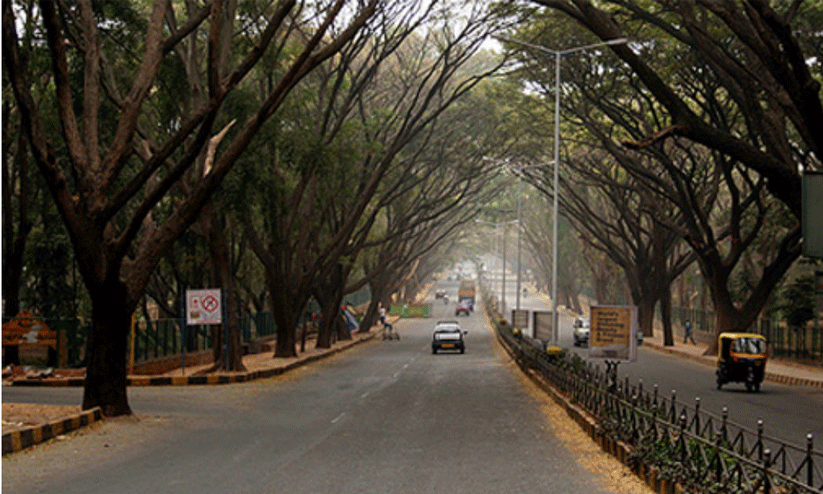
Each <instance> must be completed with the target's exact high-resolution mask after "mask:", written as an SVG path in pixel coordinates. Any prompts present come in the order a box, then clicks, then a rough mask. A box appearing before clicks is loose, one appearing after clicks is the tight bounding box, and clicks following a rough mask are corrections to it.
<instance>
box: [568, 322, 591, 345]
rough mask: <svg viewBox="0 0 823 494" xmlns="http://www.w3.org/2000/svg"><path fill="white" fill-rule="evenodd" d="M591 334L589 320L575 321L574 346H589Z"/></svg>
mask: <svg viewBox="0 0 823 494" xmlns="http://www.w3.org/2000/svg"><path fill="white" fill-rule="evenodd" d="M590 332H591V322H590V321H589V320H588V319H585V318H582V317H578V318H577V319H576V320H575V321H574V332H573V333H572V335H573V336H574V346H580V345H581V344H583V343H585V344H586V345H588V344H589V333H590Z"/></svg>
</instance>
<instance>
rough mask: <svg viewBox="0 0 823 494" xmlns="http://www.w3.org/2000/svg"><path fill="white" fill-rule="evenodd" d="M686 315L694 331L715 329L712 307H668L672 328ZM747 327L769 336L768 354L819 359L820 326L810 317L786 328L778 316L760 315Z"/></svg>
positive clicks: (822, 340) (822, 354)
mask: <svg viewBox="0 0 823 494" xmlns="http://www.w3.org/2000/svg"><path fill="white" fill-rule="evenodd" d="M658 312H659V309H658ZM658 315H659V314H658ZM686 319H690V320H691V321H692V324H693V325H694V329H695V331H703V332H706V333H709V334H714V332H715V313H714V311H709V310H700V309H690V308H688V307H672V324H673V325H674V326H675V327H676V328H681V329H682V328H683V323H684V322H685V321H686ZM749 331H751V332H753V333H758V334H762V335H763V336H765V337H766V339H767V340H769V348H770V352H771V353H772V355H775V356H782V357H790V358H794V359H799V360H814V361H823V327H821V326H820V325H815V324H814V321H810V322H809V323H808V324H806V325H805V326H803V327H801V328H789V327H788V325H787V324H786V322H785V321H782V320H780V318H775V317H772V318H769V317H761V318H759V319H758V320H757V322H756V323H755V324H754V325H753V326H752V327H751V328H749Z"/></svg>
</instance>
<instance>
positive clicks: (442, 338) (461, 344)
mask: <svg viewBox="0 0 823 494" xmlns="http://www.w3.org/2000/svg"><path fill="white" fill-rule="evenodd" d="M466 334H468V331H463V328H462V327H460V323H459V322H457V321H438V322H437V324H435V325H434V333H433V334H432V353H433V354H436V353H437V352H438V350H457V351H459V352H460V353H463V352H465V351H466V341H465V339H464V338H463V336H465V335H466Z"/></svg>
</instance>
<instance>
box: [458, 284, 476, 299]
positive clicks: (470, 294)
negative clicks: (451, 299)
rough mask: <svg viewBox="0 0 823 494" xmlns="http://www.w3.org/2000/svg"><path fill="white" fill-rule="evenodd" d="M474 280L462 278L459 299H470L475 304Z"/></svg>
mask: <svg viewBox="0 0 823 494" xmlns="http://www.w3.org/2000/svg"><path fill="white" fill-rule="evenodd" d="M474 297H475V293H474V280H461V281H460V290H459V291H458V292H457V300H461V301H462V300H466V299H469V300H471V301H472V304H474Z"/></svg>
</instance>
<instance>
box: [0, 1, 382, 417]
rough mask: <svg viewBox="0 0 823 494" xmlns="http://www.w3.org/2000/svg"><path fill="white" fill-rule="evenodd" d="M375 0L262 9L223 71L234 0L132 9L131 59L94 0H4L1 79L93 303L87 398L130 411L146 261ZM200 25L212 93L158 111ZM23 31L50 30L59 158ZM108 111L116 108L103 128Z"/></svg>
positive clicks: (155, 258) (88, 403)
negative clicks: (217, 146) (38, 101)
mask: <svg viewBox="0 0 823 494" xmlns="http://www.w3.org/2000/svg"><path fill="white" fill-rule="evenodd" d="M377 3H378V2H377V0H374V1H371V2H368V3H366V4H363V5H362V6H361V7H360V8H358V9H357V10H356V11H351V10H350V11H347V13H346V16H345V18H346V19H347V23H346V24H347V25H348V27H346V28H345V29H343V30H341V31H340V32H339V33H338V35H336V36H330V34H331V26H334V25H335V23H340V22H341V21H340V19H342V18H343V17H344V16H342V15H340V13H341V11H342V9H343V7H344V6H346V2H344V1H342V0H341V1H330V2H321V3H320V4H319V5H316V6H317V8H318V12H322V14H318V15H317V16H313V15H312V13H311V12H308V11H305V10H301V9H300V8H298V7H297V5H296V2H294V1H284V2H280V3H278V4H277V5H276V6H275V8H273V9H272V10H270V11H267V12H263V14H264V16H262V17H261V19H262V18H265V19H266V20H265V22H263V23H262V24H260V25H259V26H258V28H259V29H256V30H251V29H250V30H245V31H244V32H243V33H244V34H245V35H248V36H252V35H253V36H255V39H253V40H250V43H253V44H254V46H253V47H252V48H251V49H249V50H248V52H247V53H246V54H244V56H243V58H242V59H239V60H238V61H237V63H236V64H235V65H234V68H233V70H231V71H230V72H228V73H227V74H226V75H225V77H220V69H219V67H220V63H219V62H220V55H219V53H217V52H216V48H217V46H218V43H216V40H217V39H219V38H220V36H221V35H222V33H221V29H222V28H224V27H225V24H224V23H222V22H220V18H221V16H222V15H223V14H224V12H226V10H225V9H226V8H227V4H226V2H223V1H220V0H215V1H213V2H208V3H207V4H205V5H204V6H203V7H202V8H200V9H199V10H196V11H194V12H189V13H188V14H189V17H188V18H187V19H186V20H185V22H183V23H182V24H180V25H179V27H176V26H170V25H168V24H167V20H168V15H169V13H170V12H169V9H171V5H170V4H169V3H168V2H162V1H158V2H155V3H154V4H152V5H151V8H150V10H149V13H148V16H147V17H145V18H143V17H140V16H139V14H138V13H137V12H129V14H131V15H134V16H136V17H137V20H138V21H139V24H142V25H144V26H145V35H144V37H142V38H141V39H139V43H138V45H139V46H128V48H134V49H135V52H136V51H138V50H142V55H141V56H140V58H139V59H128V58H126V56H125V55H126V54H127V53H130V51H129V50H128V49H124V48H127V47H124V46H122V44H120V43H118V41H117V40H115V39H114V38H113V36H114V35H115V34H116V35H119V34H121V33H119V32H117V30H114V31H113V32H110V31H109V29H108V28H109V27H110V26H111V25H121V24H122V23H123V19H120V18H111V17H108V16H107V14H106V12H104V11H98V10H96V9H95V4H94V3H93V2H91V1H89V0H82V1H80V2H78V3H77V7H76V9H73V10H67V11H60V10H59V5H58V4H57V3H56V2H52V1H48V0H43V1H41V3H40V8H39V10H37V11H36V12H35V11H29V12H27V13H25V12H24V11H21V10H18V9H16V8H15V7H16V6H15V5H14V4H13V2H5V3H4V4H3V63H4V67H5V69H6V76H7V77H8V78H9V80H10V84H11V87H12V89H13V91H14V97H15V100H16V102H17V106H18V108H19V110H20V112H21V121H22V127H23V128H24V129H25V131H26V135H27V139H28V141H29V145H30V147H31V149H32V154H33V156H34V161H35V163H36V164H37V167H38V169H39V170H40V173H41V174H42V175H43V177H44V179H45V181H46V183H47V185H48V188H49V191H50V193H51V196H52V198H53V200H54V202H55V204H56V206H57V209H58V210H59V211H60V214H61V217H62V219H63V222H64V223H65V225H66V228H67V229H68V231H69V236H70V238H71V242H72V245H73V247H74V250H75V252H76V254H77V261H78V270H79V272H80V274H81V276H82V279H83V282H84V284H85V286H86V288H87V289H88V292H89V296H90V298H91V301H92V330H91V335H90V337H89V343H88V365H87V367H86V383H85V389H84V396H83V408H84V409H88V408H92V407H95V406H100V407H101V409H102V411H103V414H104V415H107V416H112V415H121V414H128V413H130V412H131V409H130V407H129V405H128V399H127V396H126V362H125V355H126V344H127V335H128V328H129V317H130V315H131V313H132V312H133V311H134V309H135V308H136V307H137V305H138V303H139V301H140V299H141V297H142V295H143V291H144V289H145V287H146V284H147V282H148V279H149V277H150V275H151V272H152V271H153V269H154V268H155V267H156V266H157V263H158V262H159V260H160V259H161V258H162V256H163V255H164V254H165V253H167V252H168V251H169V249H170V248H171V247H172V245H173V244H174V242H175V241H176V239H177V238H179V236H180V235H181V234H182V233H183V232H184V231H185V230H186V228H187V227H188V226H189V225H191V224H192V223H193V222H194V221H195V220H196V219H197V217H198V215H199V213H200V211H201V209H202V207H203V206H204V204H206V202H207V201H208V200H209V198H210V197H211V196H212V194H214V192H215V190H216V189H217V187H218V185H219V184H220V182H221V181H222V180H223V178H224V177H225V176H226V174H227V173H228V172H229V171H230V170H231V168H232V167H233V165H234V164H235V163H236V161H237V159H238V157H239V156H240V155H241V154H242V153H243V151H244V150H245V149H246V148H247V146H248V144H249V142H250V141H251V140H252V138H253V137H254V136H255V135H256V134H257V133H258V131H259V130H260V128H261V126H262V125H263V124H264V123H265V122H266V121H267V120H268V119H269V118H270V117H271V116H272V115H273V114H274V112H275V111H276V110H277V109H278V108H279V107H280V105H281V104H282V102H283V100H284V99H285V97H286V96H287V95H288V94H289V92H290V91H291V90H292V89H293V88H294V86H295V85H296V84H297V82H299V80H300V79H302V78H303V77H305V76H306V74H308V73H309V72H310V71H311V70H312V69H314V68H315V67H317V66H318V65H319V64H321V63H322V62H323V61H325V60H327V59H328V58H329V57H331V56H332V55H334V54H335V53H337V52H338V51H339V50H340V49H341V48H342V47H343V46H344V45H345V44H346V43H347V42H348V41H349V40H350V39H351V38H352V37H353V36H354V35H355V34H356V33H357V32H358V31H359V30H360V29H361V28H362V27H363V26H364V25H366V23H367V21H368V19H369V18H370V17H371V15H372V14H373V12H374V10H375V8H376V7H377ZM120 14H121V15H122V12H120ZM26 15H28V16H29V17H26ZM338 17H339V18H340V19H339V18H338ZM301 22H304V23H306V29H307V32H308V33H309V36H308V37H301V38H300V39H299V40H295V36H294V35H295V34H297V33H296V31H297V29H296V27H298V26H299V24H300V23H301ZM206 23H208V25H209V29H208V33H207V34H208V37H209V39H210V40H211V41H213V43H211V44H210V45H209V46H210V47H211V48H213V49H214V50H210V51H208V53H207V56H208V60H209V61H208V63H207V64H206V67H207V69H206V71H205V75H206V76H207V79H208V84H207V85H206V87H207V90H208V99H207V103H206V104H204V105H203V106H202V107H200V108H197V109H194V111H192V112H191V113H190V114H189V115H187V116H181V113H180V112H175V113H173V114H171V115H166V117H167V118H165V119H160V118H159V116H158V114H155V113H154V111H153V110H155V109H156V108H157V106H155V105H156V103H157V100H158V99H160V98H163V97H165V96H168V95H167V94H166V93H164V91H163V89H162V88H163V85H164V82H166V81H165V80H164V79H163V77H165V76H170V75H171V74H168V73H166V72H165V69H169V68H172V67H173V66H174V65H175V63H176V60H175V57H174V56H173V55H172V53H173V50H174V48H175V46H177V45H178V44H179V43H181V42H183V40H185V39H186V38H187V37H188V36H196V35H200V29H201V28H202V27H203V26H204V24H206ZM133 25H134V26H135V27H136V25H137V23H135V24H133ZM309 26H312V27H311V28H309ZM26 29H38V30H39V29H42V31H43V32H44V33H45V34H46V36H47V37H46V39H45V40H44V41H45V42H46V43H47V46H48V47H49V50H50V54H51V60H52V70H51V76H52V78H53V79H52V81H53V86H54V90H55V94H56V102H57V107H56V110H57V114H58V115H59V122H60V125H61V128H62V141H63V143H64V144H65V146H66V149H67V153H66V158H65V159H61V156H62V155H58V154H56V153H55V152H54V145H53V144H52V143H51V142H50V140H49V139H48V137H47V135H46V133H45V129H44V120H45V119H46V118H47V115H48V109H46V108H43V107H38V106H37V105H35V103H34V99H33V97H32V91H31V83H30V79H29V76H30V74H29V73H28V72H27V71H26V70H25V68H26V66H25V63H24V61H23V59H22V58H21V48H20V47H21V44H20V38H21V36H20V34H19V31H20V30H23V31H24V32H23V37H26V36H29V33H28V32H26V31H25V30H26ZM129 32H130V33H133V32H132V31H129ZM112 33H114V34H112ZM252 33H253V34H252ZM66 36H68V38H67V37H66ZM134 39H137V37H136V36H135V37H134ZM291 40H294V41H291ZM273 43H274V44H273ZM286 45H288V46H294V47H295V50H294V53H288V54H286V53H283V52H282V51H279V52H277V53H279V54H282V55H283V57H281V58H276V59H275V61H276V63H278V64H279V66H280V67H281V68H282V75H281V77H279V79H278V80H277V83H276V84H274V86H273V87H272V89H271V91H270V92H269V93H268V94H267V97H266V99H265V100H263V101H261V102H260V103H259V106H258V107H257V109H256V110H255V111H254V112H253V113H252V114H250V115H247V118H246V120H245V122H243V123H242V124H241V125H240V128H239V129H238V130H237V131H236V132H235V133H234V134H233V135H232V136H231V137H230V139H229V140H228V143H227V144H226V145H225V147H223V149H222V152H219V153H218V154H217V156H216V157H215V160H214V165H213V167H212V168H211V169H210V170H208V172H207V173H205V174H203V175H202V176H200V180H199V182H198V183H196V184H194V185H193V187H192V189H191V193H190V194H189V195H188V196H187V197H186V198H185V199H183V200H182V201H180V202H177V203H171V204H170V203H168V201H166V198H167V197H168V194H169V191H171V190H172V189H173V188H174V187H175V186H176V185H177V184H178V182H179V180H180V179H181V178H182V177H183V176H184V174H185V173H186V172H187V171H188V170H190V169H191V168H192V167H193V166H194V165H195V163H197V161H198V159H199V158H200V157H201V156H202V155H203V153H204V152H205V150H206V147H207V145H208V143H209V141H210V139H211V138H212V135H213V133H214V132H213V127H214V124H215V122H216V121H217V120H218V119H219V118H220V116H221V108H222V104H223V102H224V101H225V99H226V98H227V96H228V95H230V94H231V93H232V92H233V91H235V90H237V88H238V87H240V86H241V83H242V82H243V81H244V80H245V77H246V76H247V75H248V74H249V72H251V71H252V70H253V69H254V68H255V67H256V66H257V64H258V62H260V60H261V59H262V57H263V55H264V54H266V53H269V47H270V46H271V47H274V48H278V49H282V47H283V46H286ZM132 62H133V63H132ZM74 70H76V71H77V72H74ZM169 72H173V71H169ZM169 80H170V81H173V80H174V77H171V78H170V79H169ZM75 81H80V82H79V83H77V82H75ZM75 95H76V99H75ZM76 109H77V110H79V111H80V115H77V114H76V113H75V111H76ZM109 116H115V117H114V118H112V121H111V122H108V121H106V122H105V125H104V120H106V119H108V118H109ZM156 210H165V211H168V214H167V215H165V218H164V219H165V221H164V223H163V224H162V225H154V224H151V223H150V222H149V223H147V222H146V220H147V218H148V217H149V215H150V214H151V213H152V212H153V211H156Z"/></svg>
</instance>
